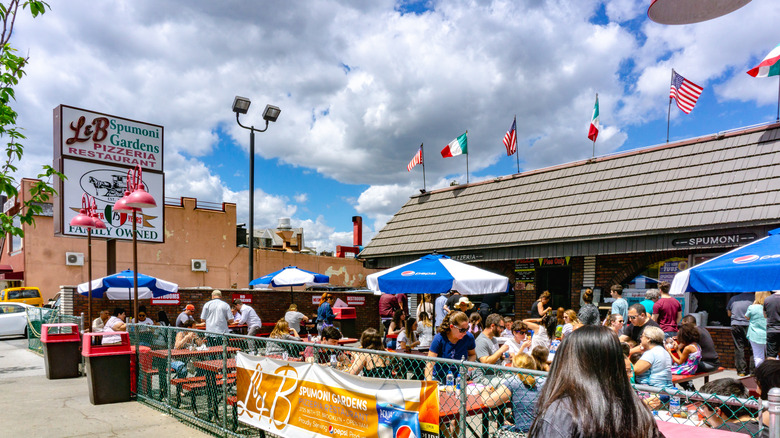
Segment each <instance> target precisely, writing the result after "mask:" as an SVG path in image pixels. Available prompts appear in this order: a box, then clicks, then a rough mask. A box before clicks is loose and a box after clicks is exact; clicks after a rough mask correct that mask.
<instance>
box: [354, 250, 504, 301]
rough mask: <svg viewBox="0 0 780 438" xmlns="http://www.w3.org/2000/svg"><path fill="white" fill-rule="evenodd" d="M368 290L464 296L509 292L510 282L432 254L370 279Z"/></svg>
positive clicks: (390, 292) (376, 274) (367, 279)
mask: <svg viewBox="0 0 780 438" xmlns="http://www.w3.org/2000/svg"><path fill="white" fill-rule="evenodd" d="M366 282H367V283H368V288H369V289H371V290H373V291H377V292H382V293H386V294H434V295H436V294H443V293H446V292H449V291H451V290H456V291H458V292H460V293H461V295H484V294H492V293H499V292H506V291H507V290H508V287H509V279H508V278H506V277H504V276H503V275H499V274H496V273H493V272H490V271H486V270H484V269H480V268H477V267H476V266H472V265H469V264H466V263H461V262H456V261H455V260H452V259H451V258H449V257H447V256H446V255H443V254H430V255H427V256H423V257H421V258H419V259H417V260H415V261H413V262H409V263H406V264H403V265H400V266H396V267H394V268H390V269H386V270H384V271H381V272H377V273H374V274H370V275H369V276H367V277H366Z"/></svg>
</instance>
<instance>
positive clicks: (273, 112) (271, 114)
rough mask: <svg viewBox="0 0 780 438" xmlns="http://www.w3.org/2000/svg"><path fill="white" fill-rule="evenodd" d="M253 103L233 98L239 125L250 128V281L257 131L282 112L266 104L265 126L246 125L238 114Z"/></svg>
mask: <svg viewBox="0 0 780 438" xmlns="http://www.w3.org/2000/svg"><path fill="white" fill-rule="evenodd" d="M251 103H252V102H251V101H250V100H249V99H247V98H246V97H241V96H236V98H235V99H234V100H233V112H234V113H236V123H238V126H240V127H242V128H244V129H248V130H249V230H248V233H249V239H248V240H249V280H248V282H249V283H251V282H252V280H254V276H255V254H254V243H255V236H254V234H255V131H257V132H265V130H266V129H268V122H275V121H276V119H278V118H279V113H281V112H282V110H280V109H279V107H278V106H273V105H266V106H265V110H263V120H265V128H263V129H255V127H254V125H253V126H244V125H242V124H241V121H240V120H238V116H239V115H240V114H246V113H247V111H249V105H251ZM249 288H250V289H252V285H249Z"/></svg>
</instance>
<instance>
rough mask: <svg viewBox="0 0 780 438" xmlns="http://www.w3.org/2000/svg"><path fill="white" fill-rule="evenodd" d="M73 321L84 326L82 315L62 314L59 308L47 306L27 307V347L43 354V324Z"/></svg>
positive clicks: (79, 325) (80, 326)
mask: <svg viewBox="0 0 780 438" xmlns="http://www.w3.org/2000/svg"><path fill="white" fill-rule="evenodd" d="M64 323H73V324H76V325H77V326H78V327H79V330H80V329H81V328H82V327H83V326H82V319H81V317H80V316H73V315H61V314H60V313H59V311H58V309H49V308H47V307H33V308H29V309H27V349H28V350H31V351H34V352H36V353H38V354H43V344H41V326H42V325H43V324H64Z"/></svg>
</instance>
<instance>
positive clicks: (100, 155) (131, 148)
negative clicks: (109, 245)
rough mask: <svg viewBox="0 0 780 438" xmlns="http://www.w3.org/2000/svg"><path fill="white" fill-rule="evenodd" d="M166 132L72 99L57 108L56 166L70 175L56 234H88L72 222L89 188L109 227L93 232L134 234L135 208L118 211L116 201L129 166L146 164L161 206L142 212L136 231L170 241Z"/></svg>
mask: <svg viewBox="0 0 780 438" xmlns="http://www.w3.org/2000/svg"><path fill="white" fill-rule="evenodd" d="M163 132H164V128H163V127H162V126H160V125H154V124H149V123H143V122H139V121H135V120H130V119H125V118H122V117H117V116H112V115H108V114H103V113H96V112H93V111H88V110H83V109H79V108H74V107H70V106H67V105H60V106H58V107H56V108H54V167H55V168H56V169H57V170H59V171H60V172H62V173H63V174H65V176H66V177H67V178H68V179H67V180H65V181H59V182H58V186H57V190H58V192H59V195H60V196H59V202H55V206H54V227H55V230H54V231H55V235H65V236H86V234H87V230H86V229H83V228H80V227H72V226H70V225H69V223H70V221H71V219H72V218H73V217H74V216H75V215H76V214H78V212H79V209H80V208H81V196H82V194H84V193H87V194H89V195H91V196H93V197H94V198H95V202H96V204H97V210H98V215H99V216H100V219H101V220H102V221H103V222H104V223H105V224H106V226H107V227H108V228H107V229H106V230H92V235H93V236H95V237H104V238H113V239H123V240H131V239H132V233H133V232H132V214H126V213H119V212H114V211H113V206H114V203H116V201H117V200H119V198H121V197H122V196H124V191H125V188H126V186H127V177H128V170H131V169H132V168H134V167H135V166H141V168H142V169H143V183H144V187H145V189H146V191H147V192H149V193H150V194H151V195H152V196H153V197H154V199H155V200H156V201H157V207H154V208H147V209H144V210H143V211H140V212H138V213H136V235H137V238H138V240H139V241H145V242H164V241H165V233H164V232H163V226H164V223H165V222H164V220H165V218H164V211H165V209H164V207H163V205H164V199H165V176H164V174H163V170H164V167H163Z"/></svg>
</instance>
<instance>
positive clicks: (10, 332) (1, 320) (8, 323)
mask: <svg viewBox="0 0 780 438" xmlns="http://www.w3.org/2000/svg"><path fill="white" fill-rule="evenodd" d="M32 307H35V306H31V305H29V304H24V303H7V302H0V336H14V335H15V336H24V337H27V309H29V308H32Z"/></svg>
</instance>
